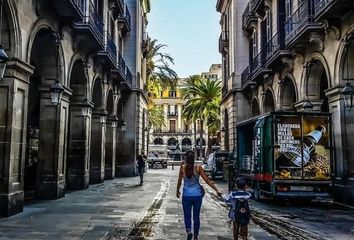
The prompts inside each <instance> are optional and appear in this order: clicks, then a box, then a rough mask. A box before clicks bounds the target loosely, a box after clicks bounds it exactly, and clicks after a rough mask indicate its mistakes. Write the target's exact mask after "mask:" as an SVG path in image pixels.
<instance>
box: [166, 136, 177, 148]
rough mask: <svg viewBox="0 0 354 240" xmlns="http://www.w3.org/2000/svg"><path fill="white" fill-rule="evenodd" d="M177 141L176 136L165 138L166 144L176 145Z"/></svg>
mask: <svg viewBox="0 0 354 240" xmlns="http://www.w3.org/2000/svg"><path fill="white" fill-rule="evenodd" d="M177 143H178V141H177V139H176V138H170V139H168V140H167V146H176V145H177Z"/></svg>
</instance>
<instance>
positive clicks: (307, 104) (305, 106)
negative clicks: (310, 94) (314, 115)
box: [302, 99, 313, 112]
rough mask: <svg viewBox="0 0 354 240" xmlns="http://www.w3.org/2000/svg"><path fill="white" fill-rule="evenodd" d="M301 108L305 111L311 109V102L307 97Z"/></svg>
mask: <svg viewBox="0 0 354 240" xmlns="http://www.w3.org/2000/svg"><path fill="white" fill-rule="evenodd" d="M302 108H303V109H304V111H305V112H309V111H311V110H312V109H313V104H312V103H311V101H310V100H309V99H307V100H306V101H305V102H304V104H303V105H302Z"/></svg>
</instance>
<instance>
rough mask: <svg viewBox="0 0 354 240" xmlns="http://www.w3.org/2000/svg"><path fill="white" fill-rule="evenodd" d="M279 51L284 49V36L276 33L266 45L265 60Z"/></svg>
mask: <svg viewBox="0 0 354 240" xmlns="http://www.w3.org/2000/svg"><path fill="white" fill-rule="evenodd" d="M281 49H284V34H283V33H282V32H279V31H278V32H276V33H275V34H274V35H273V37H272V38H271V39H270V40H269V41H268V42H267V44H266V50H267V52H266V59H267V60H268V59H269V58H271V57H272V56H273V55H274V54H275V53H276V52H277V51H279V50H281Z"/></svg>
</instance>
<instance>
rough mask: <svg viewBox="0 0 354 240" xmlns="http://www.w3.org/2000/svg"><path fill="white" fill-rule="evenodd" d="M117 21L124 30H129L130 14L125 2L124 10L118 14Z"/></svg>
mask: <svg viewBox="0 0 354 240" xmlns="http://www.w3.org/2000/svg"><path fill="white" fill-rule="evenodd" d="M118 22H119V24H121V25H122V29H123V30H124V32H129V31H130V30H131V16H130V12H129V8H128V5H127V4H125V7H124V12H123V13H121V14H120V15H119V17H118Z"/></svg>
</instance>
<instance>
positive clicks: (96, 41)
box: [74, 0, 104, 49]
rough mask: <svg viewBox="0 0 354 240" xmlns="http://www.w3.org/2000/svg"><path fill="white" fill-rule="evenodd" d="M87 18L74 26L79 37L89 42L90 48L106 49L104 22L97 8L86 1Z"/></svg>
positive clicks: (88, 0)
mask: <svg viewBox="0 0 354 240" xmlns="http://www.w3.org/2000/svg"><path fill="white" fill-rule="evenodd" d="M77 1H78V0H77ZM85 6H86V9H85V11H84V12H85V13H86V14H85V17H84V19H83V20H82V21H78V22H76V23H75V24H74V27H75V29H76V31H77V34H78V37H81V38H83V39H85V40H87V39H89V41H86V42H87V47H88V48H93V49H102V48H103V47H104V42H103V34H104V31H103V21H102V18H101V16H100V15H99V13H98V9H97V7H96V6H95V5H94V4H93V3H92V2H91V1H90V0H87V1H86V4H85Z"/></svg>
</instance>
